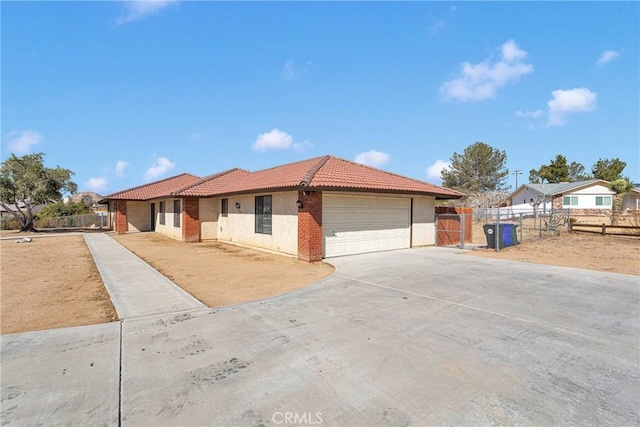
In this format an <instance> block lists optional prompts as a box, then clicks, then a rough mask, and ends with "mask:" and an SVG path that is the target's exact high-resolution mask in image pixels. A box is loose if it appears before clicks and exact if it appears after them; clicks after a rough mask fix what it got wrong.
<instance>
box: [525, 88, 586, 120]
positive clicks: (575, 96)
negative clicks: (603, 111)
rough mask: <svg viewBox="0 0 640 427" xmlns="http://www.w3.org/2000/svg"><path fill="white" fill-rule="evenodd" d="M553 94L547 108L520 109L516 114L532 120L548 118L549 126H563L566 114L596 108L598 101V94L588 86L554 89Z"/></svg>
mask: <svg viewBox="0 0 640 427" xmlns="http://www.w3.org/2000/svg"><path fill="white" fill-rule="evenodd" d="M551 96H552V97H553V98H552V99H551V100H550V101H549V102H547V109H546V110H540V109H538V110H534V111H522V110H518V111H516V113H515V115H516V116H517V117H522V118H525V119H531V120H537V119H540V118H546V120H547V122H546V126H547V127H552V126H562V125H564V124H565V116H566V115H567V114H572V113H583V112H587V111H592V110H595V109H596V106H597V103H598V94H597V93H595V92H591V91H590V90H589V89H587V88H586V87H578V88H575V89H567V90H564V89H558V90H554V91H553V92H551ZM541 124H542V123H539V125H541ZM533 127H535V126H533Z"/></svg>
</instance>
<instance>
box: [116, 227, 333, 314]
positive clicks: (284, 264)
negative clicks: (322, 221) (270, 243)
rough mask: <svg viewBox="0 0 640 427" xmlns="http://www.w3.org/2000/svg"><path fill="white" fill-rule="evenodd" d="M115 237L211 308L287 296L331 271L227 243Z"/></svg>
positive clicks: (143, 235) (148, 235)
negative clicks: (282, 295)
mask: <svg viewBox="0 0 640 427" xmlns="http://www.w3.org/2000/svg"><path fill="white" fill-rule="evenodd" d="M113 237H114V238H115V239H116V240H117V241H118V242H120V243H121V244H122V245H124V246H126V247H127V248H128V249H129V250H130V251H132V252H133V253H135V254H136V255H138V256H139V257H140V258H142V259H144V260H145V261H146V262H147V263H149V264H151V265H152V266H153V267H154V268H156V269H157V270H158V271H160V272H161V273H162V274H164V275H165V276H167V277H168V278H169V279H171V280H173V281H174V282H175V283H176V284H177V285H179V286H180V287H181V288H182V289H184V290H185V291H187V292H189V293H190V294H191V295H193V296H194V297H196V298H197V299H198V300H200V301H202V302H203V303H204V304H206V305H207V306H209V307H219V306H223V305H228V304H236V303H240V302H245V301H254V300H258V299H262V298H267V297H270V296H274V295H279V294H283V293H285V292H289V291H292V290H295V289H299V288H302V287H304V286H307V285H309V284H311V283H315V282H318V281H320V280H322V279H323V278H325V277H327V276H329V275H331V274H332V273H333V267H331V266H329V265H327V264H322V263H316V264H309V263H307V262H303V261H298V260H297V259H295V258H290V257H286V256H282V255H275V254H271V253H266V252H261V251H256V250H251V249H246V248H242V247H238V246H233V245H230V244H225V243H218V242H203V243H182V242H180V241H178V240H174V239H171V238H168V237H164V236H160V235H158V234H153V233H140V234H126V235H121V236H113Z"/></svg>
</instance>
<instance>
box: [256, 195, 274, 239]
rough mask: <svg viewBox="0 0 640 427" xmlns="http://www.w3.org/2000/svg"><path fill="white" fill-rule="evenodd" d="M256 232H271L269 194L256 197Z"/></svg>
mask: <svg viewBox="0 0 640 427" xmlns="http://www.w3.org/2000/svg"><path fill="white" fill-rule="evenodd" d="M256 233H260V234H271V196H257V197H256Z"/></svg>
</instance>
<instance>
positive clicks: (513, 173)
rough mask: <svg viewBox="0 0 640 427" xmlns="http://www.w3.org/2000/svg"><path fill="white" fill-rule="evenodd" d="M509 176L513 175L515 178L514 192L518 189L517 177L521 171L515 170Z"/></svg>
mask: <svg viewBox="0 0 640 427" xmlns="http://www.w3.org/2000/svg"><path fill="white" fill-rule="evenodd" d="M511 175H515V176H516V190H517V189H518V175H522V171H521V170H520V169H516V170H514V171H513V172H511Z"/></svg>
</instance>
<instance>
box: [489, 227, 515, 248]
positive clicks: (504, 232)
mask: <svg viewBox="0 0 640 427" xmlns="http://www.w3.org/2000/svg"><path fill="white" fill-rule="evenodd" d="M517 227H518V226H517V225H514V224H498V233H496V225H495V224H485V225H484V226H483V228H484V235H485V236H486V238H487V247H489V248H491V249H495V248H496V239H498V240H497V241H498V242H500V247H501V248H506V247H509V246H514V245H517V244H518V232H517V231H516V229H517ZM496 234H498V236H496Z"/></svg>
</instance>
